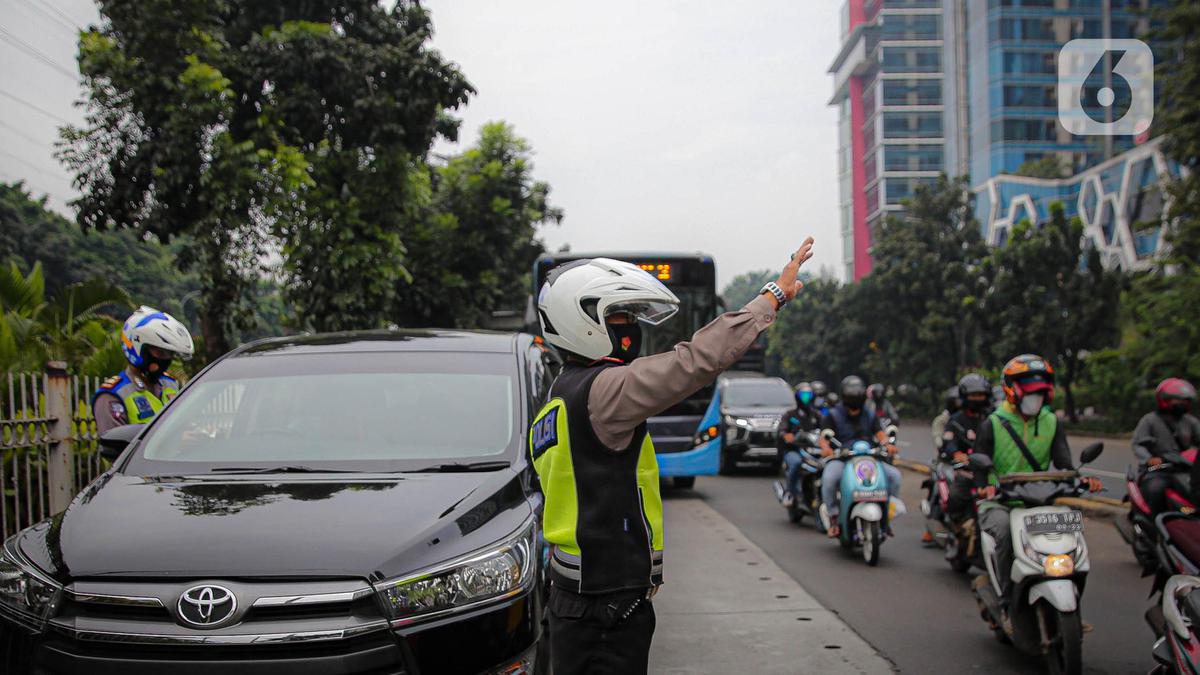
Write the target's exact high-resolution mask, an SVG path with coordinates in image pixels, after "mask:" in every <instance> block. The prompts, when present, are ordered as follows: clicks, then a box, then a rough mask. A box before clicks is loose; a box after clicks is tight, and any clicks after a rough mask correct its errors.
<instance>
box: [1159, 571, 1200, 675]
mask: <svg viewBox="0 0 1200 675" xmlns="http://www.w3.org/2000/svg"><path fill="white" fill-rule="evenodd" d="M1198 590H1200V577H1196V576H1192V575H1186V574H1177V575H1175V576H1173V577H1171V578H1170V579H1169V580H1168V581H1167V582H1166V585H1165V587H1164V588H1163V595H1162V602H1161V603H1159V604H1158V605H1157V606H1158V607H1159V608H1160V611H1161V615H1162V617H1163V620H1164V630H1163V632H1162V633H1161V634H1160V636H1159V638H1158V640H1157V641H1156V642H1155V643H1154V652H1153V656H1154V661H1155V664H1156V665H1155V667H1154V670H1151V671H1150V674H1151V675H1195V673H1200V636H1197V635H1196V631H1195V629H1194V628H1193V626H1196V625H1197V624H1198V623H1200V592H1197V591H1198Z"/></svg>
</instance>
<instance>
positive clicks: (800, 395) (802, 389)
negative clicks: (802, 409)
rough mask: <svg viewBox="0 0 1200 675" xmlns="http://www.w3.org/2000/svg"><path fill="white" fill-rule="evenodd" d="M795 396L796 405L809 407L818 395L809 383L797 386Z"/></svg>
mask: <svg viewBox="0 0 1200 675" xmlns="http://www.w3.org/2000/svg"><path fill="white" fill-rule="evenodd" d="M795 396H796V403H798V404H800V405H808V404H810V403H812V402H813V398H814V397H815V396H816V394H814V393H813V388H812V385H811V384H809V383H807V382H801V383H800V384H798V385H796V391H795Z"/></svg>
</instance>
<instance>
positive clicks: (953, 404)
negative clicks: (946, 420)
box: [945, 387, 962, 413]
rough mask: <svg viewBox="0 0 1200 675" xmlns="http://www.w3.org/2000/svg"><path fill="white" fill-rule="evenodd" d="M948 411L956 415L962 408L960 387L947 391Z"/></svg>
mask: <svg viewBox="0 0 1200 675" xmlns="http://www.w3.org/2000/svg"><path fill="white" fill-rule="evenodd" d="M945 396H946V410H949V411H950V412H951V413H956V412H958V411H959V409H960V408H962V399H961V398H959V397H958V387H950V388H949V389H947V390H946V394H945Z"/></svg>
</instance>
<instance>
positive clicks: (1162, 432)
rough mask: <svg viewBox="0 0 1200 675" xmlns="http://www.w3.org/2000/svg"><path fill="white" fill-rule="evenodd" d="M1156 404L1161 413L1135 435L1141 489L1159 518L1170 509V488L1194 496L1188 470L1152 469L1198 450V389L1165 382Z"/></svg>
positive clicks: (1176, 380) (1156, 392)
mask: <svg viewBox="0 0 1200 675" xmlns="http://www.w3.org/2000/svg"><path fill="white" fill-rule="evenodd" d="M1154 400H1155V402H1156V403H1157V407H1158V409H1157V410H1155V411H1154V412H1151V413H1146V415H1145V416H1144V417H1142V419H1141V420H1140V421H1139V422H1138V424H1137V427H1136V428H1135V429H1134V431H1133V452H1134V454H1135V455H1137V458H1138V461H1139V463H1140V464H1141V467H1140V470H1139V472H1138V473H1139V476H1138V487H1139V488H1141V491H1142V495H1143V496H1145V498H1146V503H1147V504H1149V506H1150V511H1151V513H1152V514H1153V515H1156V516H1157V515H1158V514H1159V513H1162V512H1163V511H1164V510H1165V509H1166V499H1167V497H1166V495H1167V488H1169V487H1174V488H1175V489H1176V490H1178V491H1179V492H1180V493H1181V494H1184V495H1187V494H1190V489H1191V488H1190V487H1189V486H1188V485H1186V484H1185V480H1184V474H1183V472H1184V471H1186V470H1187V467H1185V466H1180V467H1179V468H1178V469H1177V470H1176V471H1172V472H1167V471H1149V470H1148V469H1149V468H1150V467H1154V466H1158V465H1160V464H1162V463H1163V462H1164V461H1174V462H1176V463H1178V462H1179V461H1180V460H1181V459H1182V457H1181V455H1182V454H1183V453H1184V452H1185V451H1187V450H1190V449H1194V448H1195V447H1196V446H1197V444H1198V443H1200V420H1198V419H1196V417H1195V416H1194V415H1192V414H1191V413H1192V406H1193V405H1194V404H1195V402H1196V388H1195V387H1193V386H1192V384H1191V383H1190V382H1188V381H1187V380H1183V379H1180V378H1177V377H1172V378H1168V379H1166V380H1163V381H1162V382H1160V383H1159V385H1158V387H1157V388H1156V389H1155V390H1154Z"/></svg>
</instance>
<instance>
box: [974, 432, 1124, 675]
mask: <svg viewBox="0 0 1200 675" xmlns="http://www.w3.org/2000/svg"><path fill="white" fill-rule="evenodd" d="M1103 450H1104V445H1103V444H1102V443H1096V444H1094V445H1091V446H1088V447H1087V448H1086V449H1084V451H1083V453H1082V454H1081V455H1080V457H1081V459H1082V461H1083V463H1084V464H1088V463H1091V462H1093V461H1095V460H1096V458H1097V457H1099V456H1100V453H1101V452H1103ZM968 461H969V463H970V464H971V466H972V468H973V469H975V470H978V471H986V472H990V470H991V468H992V460H991V458H990V457H988V456H986V455H979V454H974V455H971V457H970V459H969V460H968ZM1084 492H1086V486H1084V485H1083V483H1082V481H1080V480H1079V472H1078V471H1038V472H1029V473H1017V474H1010V475H1007V476H1002V477H1001V478H1000V486H999V491H998V494H997V497H996V499H997V500H998V501H1000V502H1001V503H1007V502H1021V503H1022V505H1023V506H1022V507H1015V508H1013V509H1012V510H1011V511H1010V512H1009V524H1010V527H1011V528H1012V547H1013V564H1012V572H1011V577H1010V578H1011V582H1012V583H1011V584H1010V590H1009V597H1008V598H1006V600H1007V603H1002V602H1001V597H1000V593H1001V585H1000V582H999V580H998V579H997V576H996V574H997V572H996V570H997V569H998V567H999V563H998V561H997V554H996V540H995V538H993V537H992V536H991V535H989V534H988V533H987V532H986V531H984V530H983V529H982V528H981V529H980V542H981V544H982V549H983V551H982V555H983V560H984V563H985V568H986V570H987V573H986V574H981V575H979V576H978V577H976V578H975V580H974V582H973V583H972V584H971V587H972V590H973V591H974V593H975V598H976V601H977V603H978V605H979V611H980V616H981V617H982V618H983V620H984V621H985V622H987V623H988V625H989V626H990V627H991V628H992V631H993V634H994V635H995V636H996V638H997V639H998V640H999V641H1000V642H1002V643H1005V644H1012V645H1014V646H1016V647H1017V648H1018V649H1020V650H1021V651H1023V652H1025V653H1027V654H1030V655H1033V656H1038V655H1041V656H1042V657H1043V658H1044V660H1045V663H1046V667H1047V669H1048V670H1049V671H1050V672H1051V673H1055V674H1056V675H1057V674H1059V673H1067V674H1070V675H1078V673H1080V672H1082V670H1083V620H1082V618H1081V617H1080V611H1079V599H1080V596H1081V595H1082V594H1083V589H1084V585H1085V582H1086V580H1087V574H1088V571H1089V569H1090V568H1091V564H1090V561H1089V557H1088V547H1087V542H1085V541H1084V538H1083V513H1082V512H1081V511H1077V510H1075V509H1071V508H1068V507H1065V506H1057V505H1055V502H1056V501H1057V500H1058V499H1060V498H1062V497H1077V496H1079V495H1082V494H1084ZM1005 605H1006V606H1007V610H1006V609H1005Z"/></svg>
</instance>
